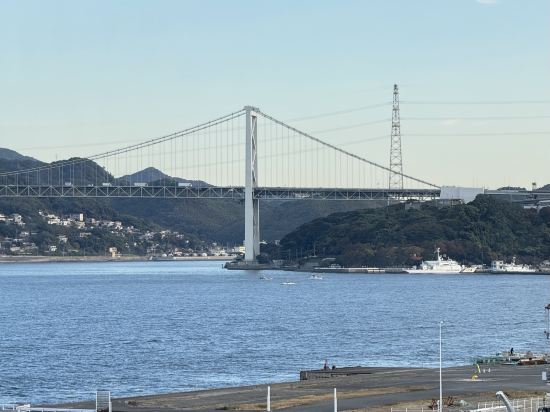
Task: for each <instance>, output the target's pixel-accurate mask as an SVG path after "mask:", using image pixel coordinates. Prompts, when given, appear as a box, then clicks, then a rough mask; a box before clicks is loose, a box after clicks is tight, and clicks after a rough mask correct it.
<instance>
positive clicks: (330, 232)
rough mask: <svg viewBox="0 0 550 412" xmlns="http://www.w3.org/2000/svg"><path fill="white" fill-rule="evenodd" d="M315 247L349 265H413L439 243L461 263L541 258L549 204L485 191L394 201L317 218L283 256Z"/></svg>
mask: <svg viewBox="0 0 550 412" xmlns="http://www.w3.org/2000/svg"><path fill="white" fill-rule="evenodd" d="M314 247H315V250H316V252H317V255H319V254H321V255H322V256H332V257H336V258H337V259H338V261H339V262H340V263H342V264H344V265H346V266H363V265H366V266H394V265H399V266H401V265H406V266H410V265H415V264H418V263H419V262H420V261H421V260H422V259H425V260H429V259H433V252H434V250H435V248H436V247H440V248H441V251H442V252H443V253H445V254H447V255H448V256H449V257H451V258H453V259H455V260H458V261H460V262H463V263H471V264H480V263H482V262H483V263H490V261H491V260H493V259H497V258H500V259H511V258H512V257H513V256H517V257H518V260H519V261H520V262H525V263H533V262H540V261H541V260H544V259H549V258H550V208H544V209H542V210H541V211H540V212H537V211H536V210H532V209H530V210H524V209H522V208H521V207H520V206H518V205H515V204H511V203H508V202H503V201H499V200H495V199H494V198H489V197H486V196H478V198H477V199H476V200H475V201H473V202H472V203H469V204H466V205H461V206H454V207H443V208H438V207H435V206H433V205H432V206H429V205H424V206H423V207H422V208H420V209H415V208H410V209H408V210H407V209H406V208H405V207H404V205H396V206H392V207H389V208H381V209H374V210H373V209H371V210H360V211H353V212H348V213H336V214H333V215H330V216H328V217H325V218H321V219H316V220H313V221H312V222H309V223H306V224H304V225H302V226H301V227H299V228H298V229H297V230H295V231H293V232H292V233H290V234H289V235H287V236H285V237H284V238H283V239H282V241H281V251H283V255H284V253H285V252H284V251H293V250H300V251H301V253H302V254H305V252H304V251H312V250H313V248H314Z"/></svg>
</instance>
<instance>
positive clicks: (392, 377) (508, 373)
mask: <svg viewBox="0 0 550 412" xmlns="http://www.w3.org/2000/svg"><path fill="white" fill-rule="evenodd" d="M363 369H364V372H363V373H361V374H359V375H353V376H344V375H343V376H338V377H331V378H324V379H319V380H310V381H297V382H286V383H277V384H273V385H271V394H272V398H271V399H272V401H271V402H272V403H271V406H272V410H278V411H285V412H298V411H300V412H332V408H333V404H332V402H333V401H332V394H333V388H337V389H338V393H339V400H338V405H339V408H338V410H339V411H362V410H367V408H368V410H369V411H389V410H390V408H392V407H393V408H394V409H395V408H400V409H401V408H402V409H403V410H404V409H405V408H409V409H410V408H424V410H429V405H430V404H431V402H432V400H433V399H437V398H438V397H439V370H438V369H428V368H363ZM490 369H491V371H490V372H488V368H487V369H486V372H485V373H481V374H479V375H478V379H477V380H472V375H473V374H474V373H475V369H474V367H473V366H460V367H452V368H445V369H444V371H443V394H444V398H445V399H447V398H448V397H449V396H452V399H453V401H454V402H455V405H456V406H455V407H451V408H450V409H449V410H456V411H459V410H460V409H465V408H466V407H468V408H472V407H477V402H485V401H488V402H491V401H495V400H496V398H495V393H496V392H497V391H499V390H504V391H505V392H506V393H508V395H509V396H510V397H511V398H514V399H517V398H525V397H531V396H543V395H544V393H546V391H547V390H548V386H547V385H546V383H545V382H543V381H542V379H541V373H542V371H543V370H546V369H547V365H539V366H509V365H491V367H490ZM182 373H183V372H182ZM111 389H112V393H113V396H116V389H115V388H111ZM266 392H267V387H266V385H256V386H246V387H237V388H223V389H213V390H204V391H193V392H183V393H170V394H161V395H150V396H140V397H128V398H119V399H114V400H113V411H120V412H132V411H133V412H154V411H166V412H171V411H188V412H189V411H197V412H199V411H201V412H205V411H211V412H213V411H219V410H240V411H261V410H265V408H266ZM459 403H460V404H462V406H460V407H459ZM63 406H69V405H63ZM70 406H71V407H77V408H93V407H94V406H95V405H94V403H93V402H81V403H76V404H71V405H70Z"/></svg>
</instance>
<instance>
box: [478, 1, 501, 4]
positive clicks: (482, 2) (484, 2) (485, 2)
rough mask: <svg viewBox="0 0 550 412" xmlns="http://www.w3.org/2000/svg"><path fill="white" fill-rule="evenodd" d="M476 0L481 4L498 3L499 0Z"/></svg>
mask: <svg viewBox="0 0 550 412" xmlns="http://www.w3.org/2000/svg"><path fill="white" fill-rule="evenodd" d="M476 1H477V2H478V3H480V4H489V5H493V4H498V0H476Z"/></svg>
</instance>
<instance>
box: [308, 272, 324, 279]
mask: <svg viewBox="0 0 550 412" xmlns="http://www.w3.org/2000/svg"><path fill="white" fill-rule="evenodd" d="M309 278H310V279H311V280H323V277H322V276H321V275H316V274H315V273H314V274H312V275H311V276H310V277H309Z"/></svg>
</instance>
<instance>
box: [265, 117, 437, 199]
mask: <svg viewBox="0 0 550 412" xmlns="http://www.w3.org/2000/svg"><path fill="white" fill-rule="evenodd" d="M258 114H260V115H261V116H262V117H265V118H266V119H268V120H271V121H272V122H274V123H276V124H278V125H280V126H283V127H286V128H287V129H289V130H292V131H293V132H294V133H297V134H299V135H301V136H304V137H306V138H308V139H310V140H313V141H314V142H317V143H319V144H321V145H323V146H326V147H329V148H331V149H333V150H335V151H337V152H339V153H341V154H344V155H346V156H350V157H352V158H354V159H357V160H359V161H361V162H364V163H367V164H370V165H371V166H375V167H378V168H380V169H383V170H385V171H387V172H392V171H391V170H390V168H389V167H386V166H382V165H381V164H378V163H376V162H371V161H370V160H367V159H365V158H364V157H361V156H358V155H356V154H353V153H350V152H348V151H346V150H344V149H340V148H339V147H336V146H334V145H332V144H330V143H327V142H324V141H323V140H321V139H318V138H316V137H314V136H311V135H309V134H307V133H305V132H302V131H301V130H298V129H296V128H295V127H292V126H290V125H288V124H286V123H284V122H282V121H280V120H277V119H275V118H274V117H271V116H269V115H268V114H265V113H263V112H261V111H258ZM400 174H401V176H403V177H406V178H407V179H410V180H413V181H415V182H418V183H422V184H424V185H427V186H430V187H433V188H436V189H439V188H440V187H439V186H437V185H435V184H433V183H430V182H427V181H425V180H422V179H417V178H415V177H412V176H409V175H406V174H404V173H400Z"/></svg>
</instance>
